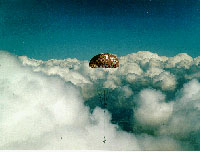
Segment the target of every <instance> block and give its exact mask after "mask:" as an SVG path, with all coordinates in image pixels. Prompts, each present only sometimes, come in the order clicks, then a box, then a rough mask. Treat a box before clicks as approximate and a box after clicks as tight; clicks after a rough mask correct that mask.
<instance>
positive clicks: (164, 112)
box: [135, 89, 173, 129]
mask: <svg viewBox="0 0 200 152" xmlns="http://www.w3.org/2000/svg"><path fill="white" fill-rule="evenodd" d="M164 100H165V96H164V95H163V94H162V93H161V92H157V91H155V90H151V89H145V90H143V91H141V93H140V95H139V100H138V107H137V109H136V111H135V118H136V120H137V121H138V122H139V123H140V124H141V125H142V126H143V127H146V126H147V127H148V128H149V129H150V127H156V126H160V125H162V124H164V123H166V122H167V121H168V119H169V117H170V116H171V114H172V110H173V103H166V102H165V101H164Z"/></svg>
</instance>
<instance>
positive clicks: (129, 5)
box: [0, 0, 200, 60]
mask: <svg viewBox="0 0 200 152" xmlns="http://www.w3.org/2000/svg"><path fill="white" fill-rule="evenodd" d="M199 6H200V1H198V0H166V1H162V0H95V1H94V0H68V1H65V0H54V1H52V0H43V1H39V0H15V1H13V0H1V1H0V49H1V50H8V51H9V52H11V53H14V54H16V55H26V56H28V57H30V58H35V59H42V60H48V59H52V58H56V59H64V58H78V59H80V60H83V59H84V60H89V59H90V58H91V57H93V56H94V55H96V54H98V53H102V52H110V53H114V54H117V55H118V56H125V55H126V54H128V53H132V52H137V51H141V50H147V51H151V52H155V53H158V54H159V55H165V56H175V55H176V54H178V53H188V54H189V55H191V56H193V57H196V56H199V53H198V52H199V49H200V42H199V34H198V33H199V31H200V28H199V22H200V7H199Z"/></svg>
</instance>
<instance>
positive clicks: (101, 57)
mask: <svg viewBox="0 0 200 152" xmlns="http://www.w3.org/2000/svg"><path fill="white" fill-rule="evenodd" d="M89 66H90V67H91V68H117V67H119V60H118V59H117V56H116V55H113V54H109V53H101V54H98V55H96V56H94V57H93V58H92V59H91V60H90V63H89Z"/></svg>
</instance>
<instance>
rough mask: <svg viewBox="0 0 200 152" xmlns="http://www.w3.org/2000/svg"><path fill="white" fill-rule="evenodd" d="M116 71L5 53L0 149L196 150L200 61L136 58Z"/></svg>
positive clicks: (199, 144) (0, 60) (0, 58)
mask: <svg viewBox="0 0 200 152" xmlns="http://www.w3.org/2000/svg"><path fill="white" fill-rule="evenodd" d="M119 63H120V66H119V68H116V69H103V68H102V69H94V68H93V69H92V68H90V67H89V61H87V60H78V59H75V58H74V59H71V58H67V59H65V60H57V59H52V60H48V61H42V60H35V59H30V58H28V57H27V56H15V55H13V54H10V53H9V52H6V51H0V65H1V66H0V73H1V75H0V84H1V85H0V107H1V108H0V115H1V118H0V124H1V125H0V134H1V136H0V149H71V150H78V149H83V150H86V149H88V150H89V149H90V150H199V149H200V102H199V101H200V82H199V80H200V73H199V63H200V57H197V58H192V57H191V56H189V55H187V54H185V53H183V54H177V55H176V56H174V57H166V56H158V55H157V54H155V53H151V52H137V53H132V54H128V55H126V56H121V57H119ZM103 90H105V91H106V98H107V100H106V103H107V106H106V107H104V106H103V105H102V104H101V101H100V99H99V95H103ZM104 110H105V113H104ZM104 136H105V137H106V143H103V140H104ZM77 143H78V144H77Z"/></svg>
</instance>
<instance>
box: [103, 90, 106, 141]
mask: <svg viewBox="0 0 200 152" xmlns="http://www.w3.org/2000/svg"><path fill="white" fill-rule="evenodd" d="M103 108H104V123H103V130H104V140H103V142H104V144H105V143H106V137H105V112H106V110H105V108H106V90H105V89H104V102H103Z"/></svg>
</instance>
